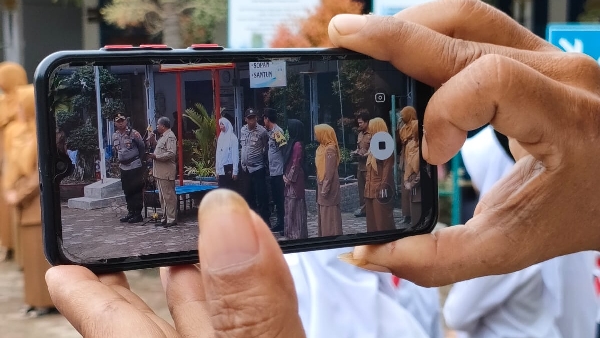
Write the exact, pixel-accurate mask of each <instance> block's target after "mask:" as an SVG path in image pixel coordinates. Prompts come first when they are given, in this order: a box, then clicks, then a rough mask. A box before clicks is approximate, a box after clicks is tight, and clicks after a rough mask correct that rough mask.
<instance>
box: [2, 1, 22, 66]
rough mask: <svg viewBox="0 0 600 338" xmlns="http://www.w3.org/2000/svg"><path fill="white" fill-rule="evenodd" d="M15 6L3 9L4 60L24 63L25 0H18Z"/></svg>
mask: <svg viewBox="0 0 600 338" xmlns="http://www.w3.org/2000/svg"><path fill="white" fill-rule="evenodd" d="M14 3H15V6H14V7H13V8H3V10H2V39H3V45H4V60H5V61H12V62H16V63H18V64H20V65H23V64H24V62H25V60H24V58H23V51H24V49H25V43H24V36H23V2H22V1H21V0H17V1H15V2H14Z"/></svg>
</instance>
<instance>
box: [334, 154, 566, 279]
mask: <svg viewBox="0 0 600 338" xmlns="http://www.w3.org/2000/svg"><path fill="white" fill-rule="evenodd" d="M538 163H539V162H538V161H535V160H534V159H533V158H531V157H529V159H524V161H520V162H519V163H518V165H517V166H516V167H515V169H514V170H513V172H512V173H511V175H510V176H511V179H508V180H507V182H509V183H506V182H505V184H504V185H502V186H500V185H496V186H495V187H494V189H493V191H490V193H488V194H487V195H486V196H485V197H484V198H487V199H494V200H493V201H490V200H488V201H487V203H489V204H490V206H493V208H489V209H487V210H484V211H481V212H479V213H478V214H477V215H476V216H474V217H473V218H472V219H471V220H469V221H468V222H467V223H466V224H464V225H459V226H453V227H448V228H445V229H441V230H439V231H436V232H435V233H431V234H426V235H419V236H414V237H407V238H403V239H400V240H398V241H395V242H392V243H387V244H384V245H379V246H362V247H357V248H355V249H354V251H353V253H352V255H351V256H352V257H351V259H346V261H348V262H350V263H352V264H354V265H357V266H359V267H364V268H366V269H369V270H376V271H384V270H385V269H387V270H388V271H389V272H392V273H393V274H395V275H397V276H398V277H401V278H405V279H408V280H411V281H413V282H415V283H417V284H419V285H422V286H429V287H430V286H442V285H448V284H451V283H454V282H457V281H462V280H467V279H471V278H475V277H480V276H485V275H491V274H504V273H509V272H514V271H517V270H520V269H522V268H525V267H527V266H530V265H532V264H534V263H538V262H541V261H543V260H545V259H548V258H550V257H547V256H544V254H547V253H542V250H540V248H539V247H538V246H537V243H528V242H526V241H527V240H528V239H531V236H529V237H528V236H527V232H532V231H536V228H535V227H534V226H532V224H531V223H532V222H535V221H534V220H532V219H523V218H522V217H519V215H531V214H535V213H532V212H531V209H533V208H536V206H535V205H536V203H535V201H533V202H532V199H531V196H529V197H528V198H523V196H519V195H515V193H518V191H519V188H520V187H521V186H522V183H523V180H524V178H528V179H530V180H537V179H538V178H539V176H540V174H541V173H542V172H543V170H540V168H539V167H538V165H537V164H538ZM515 173H520V174H519V175H515ZM510 182H512V183H510ZM507 184H514V185H512V186H510V187H507ZM499 187H501V188H502V189H506V191H497V189H498V188H499ZM507 192H508V193H507ZM532 192H534V193H535V192H536V190H535V189H534V190H532ZM515 196H516V197H515ZM517 204H518V205H517ZM515 210H519V211H521V212H520V213H519V214H516V213H515ZM537 231H538V232H539V229H538V230H537ZM550 235H551V236H554V235H555V234H550ZM536 236H538V237H540V236H541V235H540V234H537V233H536ZM544 236H545V235H544ZM540 243H543V245H545V243H547V241H544V240H542V241H540Z"/></svg>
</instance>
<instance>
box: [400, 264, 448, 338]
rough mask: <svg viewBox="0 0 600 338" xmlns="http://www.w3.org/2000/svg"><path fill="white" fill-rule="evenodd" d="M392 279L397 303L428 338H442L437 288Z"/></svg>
mask: <svg viewBox="0 0 600 338" xmlns="http://www.w3.org/2000/svg"><path fill="white" fill-rule="evenodd" d="M390 277H392V278H393V276H391V275H390ZM392 278H390V281H391V280H392ZM394 279H395V280H396V282H395V283H393V284H392V285H394V289H395V292H396V300H397V301H398V303H400V305H401V306H402V307H404V308H405V309H406V310H407V311H408V312H410V314H411V315H413V317H415V319H416V320H417V321H418V322H419V324H421V327H423V329H424V330H425V332H426V333H427V336H428V337H430V338H444V336H445V335H444V330H443V328H442V320H441V309H440V293H439V290H438V288H424V287H422V286H418V285H416V284H414V283H412V282H410V281H408V280H405V279H397V278H394ZM396 283H397V284H396Z"/></svg>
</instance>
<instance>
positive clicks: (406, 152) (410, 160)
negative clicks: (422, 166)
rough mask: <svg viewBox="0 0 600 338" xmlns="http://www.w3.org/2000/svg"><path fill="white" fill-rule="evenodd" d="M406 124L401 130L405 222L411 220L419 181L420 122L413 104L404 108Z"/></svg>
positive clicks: (403, 118) (403, 212) (403, 114)
mask: <svg viewBox="0 0 600 338" xmlns="http://www.w3.org/2000/svg"><path fill="white" fill-rule="evenodd" d="M400 113H401V114H402V121H403V122H404V125H403V126H402V128H401V129H400V130H399V132H398V134H399V136H400V142H401V149H402V156H400V161H401V163H400V166H399V167H400V170H402V171H403V172H404V174H403V175H402V216H404V222H405V223H410V222H411V210H410V209H411V193H412V192H411V190H412V188H414V187H415V186H416V185H417V183H418V182H419V176H420V175H419V160H420V159H419V123H418V122H417V111H416V110H415V108H413V107H411V106H406V107H404V108H402V111H401V112H400Z"/></svg>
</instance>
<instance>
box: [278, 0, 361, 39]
mask: <svg viewBox="0 0 600 338" xmlns="http://www.w3.org/2000/svg"><path fill="white" fill-rule="evenodd" d="M363 7H364V4H363V3H360V2H357V1H354V0H322V1H321V5H320V6H318V7H317V8H316V9H315V10H314V11H312V12H309V13H308V16H307V17H305V18H300V19H297V20H296V22H295V24H294V25H293V26H292V27H290V26H287V25H285V24H282V25H280V26H279V27H278V28H277V32H276V33H275V35H274V38H273V41H272V42H271V47H274V48H292V47H296V48H305V47H333V45H332V44H331V42H330V41H329V34H328V33H327V27H328V25H329V21H330V20H331V19H332V18H333V17H334V16H336V15H338V14H344V13H345V14H361V13H362V11H363Z"/></svg>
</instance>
